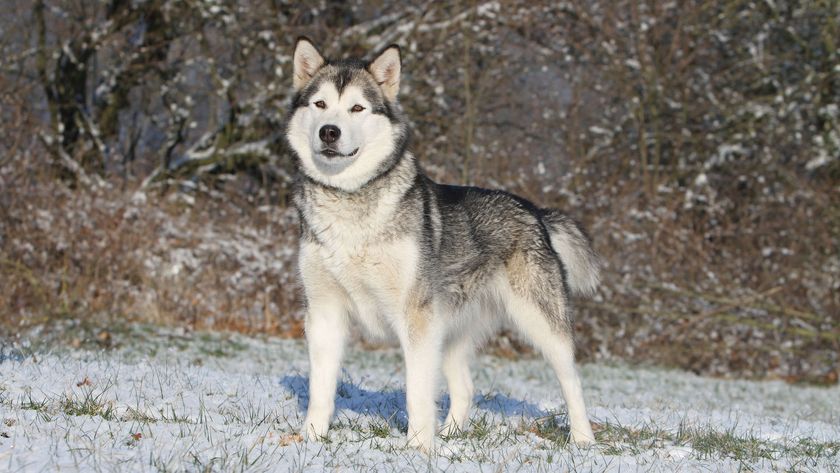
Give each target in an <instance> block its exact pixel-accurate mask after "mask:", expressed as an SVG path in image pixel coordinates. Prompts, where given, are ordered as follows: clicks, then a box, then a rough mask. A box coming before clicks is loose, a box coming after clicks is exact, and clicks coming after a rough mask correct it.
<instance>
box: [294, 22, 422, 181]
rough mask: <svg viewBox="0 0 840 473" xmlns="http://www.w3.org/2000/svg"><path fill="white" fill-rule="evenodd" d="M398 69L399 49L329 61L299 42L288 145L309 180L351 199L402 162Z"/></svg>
mask: <svg viewBox="0 0 840 473" xmlns="http://www.w3.org/2000/svg"><path fill="white" fill-rule="evenodd" d="M400 66H401V65H400V50H399V48H398V47H397V46H389V47H388V48H386V49H385V50H384V51H382V52H381V53H379V54H378V55H377V56H376V57H375V58H374V59H373V60H372V61H363V60H358V59H344V60H340V61H329V60H327V59H324V57H323V56H322V55H321V54H320V53H319V52H318V50H317V49H316V48H315V46H314V45H313V44H312V42H311V41H309V40H308V39H306V38H301V39H298V41H297V44H296V45H295V52H294V77H293V83H294V88H295V91H296V95H295V97H294V99H293V101H292V111H291V116H290V118H289V122H288V127H287V129H286V138H287V140H288V142H289V145H290V147H291V149H292V150H293V151H294V153H295V154H296V155H297V158H298V163H299V166H300V167H301V170H302V171H303V172H304V173H305V174H306V175H307V176H309V177H310V178H311V179H313V180H315V181H317V182H320V183H322V184H324V185H327V186H330V187H334V188H338V189H341V190H344V191H348V192H354V191H356V190H358V189H360V188H361V187H363V186H364V185H365V184H367V183H368V182H370V181H371V180H372V179H373V178H375V177H376V176H378V175H380V174H382V173H384V172H386V171H387V170H388V169H390V168H391V167H392V166H393V165H394V164H395V163H396V161H397V160H399V158H400V156H401V155H402V153H403V151H404V146H405V142H406V140H407V136H406V135H407V128H406V126H405V124H404V123H403V122H402V119H401V113H400V112H399V106H398V105H397V92H398V91H399V86H400Z"/></svg>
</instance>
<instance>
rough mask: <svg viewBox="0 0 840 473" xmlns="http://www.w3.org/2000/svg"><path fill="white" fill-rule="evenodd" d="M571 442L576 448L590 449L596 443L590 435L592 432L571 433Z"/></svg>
mask: <svg viewBox="0 0 840 473" xmlns="http://www.w3.org/2000/svg"><path fill="white" fill-rule="evenodd" d="M571 441H572V443H573V444H575V445H577V446H578V447H591V446H593V445H595V444H596V443H597V442H596V441H595V436H594V435H592V432H588V433H579V432H575V431H572V437H571Z"/></svg>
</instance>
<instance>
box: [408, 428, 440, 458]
mask: <svg viewBox="0 0 840 473" xmlns="http://www.w3.org/2000/svg"><path fill="white" fill-rule="evenodd" d="M433 432H434V431H433ZM408 448H413V449H416V450H419V451H420V452H421V453H424V454H426V455H431V454H433V453H434V452H435V436H434V433H432V434H431V435H429V434H427V433H424V432H420V433H415V434H412V433H411V432H409V434H408Z"/></svg>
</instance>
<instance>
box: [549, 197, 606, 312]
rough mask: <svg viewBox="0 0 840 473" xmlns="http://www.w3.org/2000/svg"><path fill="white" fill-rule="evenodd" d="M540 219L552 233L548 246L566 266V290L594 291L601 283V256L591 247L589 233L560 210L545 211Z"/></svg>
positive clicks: (550, 233) (577, 291)
mask: <svg viewBox="0 0 840 473" xmlns="http://www.w3.org/2000/svg"><path fill="white" fill-rule="evenodd" d="M543 222H545V225H546V228H547V229H548V233H549V236H551V246H552V247H554V251H555V252H557V254H558V255H559V256H560V261H562V262H563V266H564V267H565V268H566V279H567V281H566V282H567V284H568V285H569V289H571V291H572V292H573V293H575V294H580V295H591V294H593V293H594V292H595V290H596V289H597V288H598V284H599V283H600V282H601V259H600V258H599V257H598V254H597V253H595V250H593V249H592V243H591V240H590V239H589V236H588V235H587V234H586V232H584V230H583V228H581V226H580V225H579V224H578V223H577V222H576V221H574V220H573V219H572V218H570V217H568V216H566V215H563V214H562V213H561V212H560V211H559V210H547V211H546V213H545V215H544V216H543Z"/></svg>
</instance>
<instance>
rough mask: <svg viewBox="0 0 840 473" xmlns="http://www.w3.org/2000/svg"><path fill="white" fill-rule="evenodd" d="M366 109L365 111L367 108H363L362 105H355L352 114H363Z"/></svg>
mask: <svg viewBox="0 0 840 473" xmlns="http://www.w3.org/2000/svg"><path fill="white" fill-rule="evenodd" d="M364 109H365V107H362V106H361V105H353V108H351V109H350V111H351V112H361V111H362V110H364Z"/></svg>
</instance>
